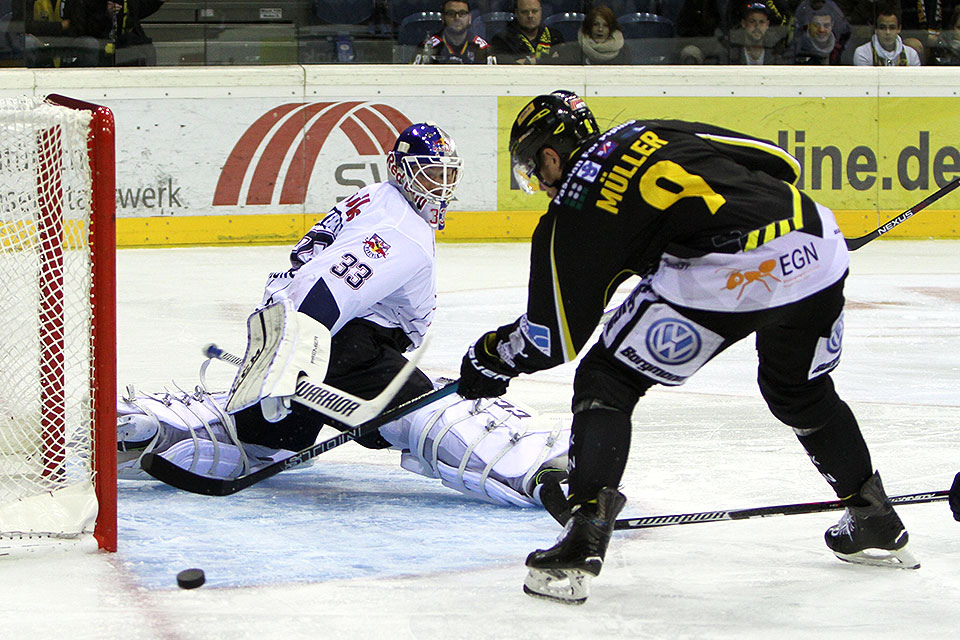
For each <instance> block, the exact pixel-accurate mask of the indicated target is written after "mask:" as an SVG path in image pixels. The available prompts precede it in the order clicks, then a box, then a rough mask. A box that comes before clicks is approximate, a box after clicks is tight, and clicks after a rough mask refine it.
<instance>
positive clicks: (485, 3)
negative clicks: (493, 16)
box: [471, 0, 516, 13]
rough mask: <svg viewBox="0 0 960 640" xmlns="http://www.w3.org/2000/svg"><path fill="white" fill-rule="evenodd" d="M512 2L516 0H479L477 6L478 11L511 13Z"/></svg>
mask: <svg viewBox="0 0 960 640" xmlns="http://www.w3.org/2000/svg"><path fill="white" fill-rule="evenodd" d="M514 2H516V0H480V5H479V7H478V8H479V9H480V13H501V12H502V13H513V3H514ZM471 6H473V5H472V4H471Z"/></svg>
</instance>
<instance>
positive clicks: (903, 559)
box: [833, 549, 920, 569]
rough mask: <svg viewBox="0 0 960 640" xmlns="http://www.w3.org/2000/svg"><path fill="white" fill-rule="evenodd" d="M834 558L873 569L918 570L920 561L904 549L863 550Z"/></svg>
mask: <svg viewBox="0 0 960 640" xmlns="http://www.w3.org/2000/svg"><path fill="white" fill-rule="evenodd" d="M833 554H834V555H835V556H837V557H838V558H840V559H841V560H843V561H844V562H851V563H853V564H866V565H872V566H875V567H892V568H894V569H919V568H920V561H919V560H917V559H916V558H915V557H914V556H913V554H912V553H910V552H909V551H907V550H906V549H897V550H889V549H864V550H863V551H858V552H856V553H837V552H836V551H834V552H833Z"/></svg>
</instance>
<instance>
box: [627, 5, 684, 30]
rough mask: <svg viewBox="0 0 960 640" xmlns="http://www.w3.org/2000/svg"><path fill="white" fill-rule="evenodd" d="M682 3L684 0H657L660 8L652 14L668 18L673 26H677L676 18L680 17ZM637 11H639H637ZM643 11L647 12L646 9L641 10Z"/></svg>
mask: <svg viewBox="0 0 960 640" xmlns="http://www.w3.org/2000/svg"><path fill="white" fill-rule="evenodd" d="M684 2H686V0H659V4H660V6H659V7H658V8H657V10H656V11H655V12H652V13H656V14H657V15H660V16H663V17H664V18H669V19H670V20H671V21H673V24H677V17H678V16H679V15H680V9H681V8H683V3H684ZM638 11H640V10H639V9H638ZM643 11H647V9H643Z"/></svg>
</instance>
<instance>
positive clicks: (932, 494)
mask: <svg viewBox="0 0 960 640" xmlns="http://www.w3.org/2000/svg"><path fill="white" fill-rule="evenodd" d="M947 493H948V492H947V491H927V492H925V493H908V494H906V495H902V496H890V502H892V503H893V504H918V503H921V502H939V501H941V500H946V499H947ZM843 508H844V505H843V503H842V502H840V501H839V500H830V501H827V502H802V503H799V504H783V505H778V506H774V507H754V508H752V509H732V510H730V511H701V512H699V513H681V514H677V515H671V516H645V517H643V518H625V519H621V520H617V524H616V526H614V529H615V530H617V531H622V530H625V529H649V528H652V527H670V526H673V525H675V524H699V523H701V522H718V521H720V520H749V519H751V518H769V517H771V516H794V515H798V514H802V513H820V512H822V511H839V510H840V509H843Z"/></svg>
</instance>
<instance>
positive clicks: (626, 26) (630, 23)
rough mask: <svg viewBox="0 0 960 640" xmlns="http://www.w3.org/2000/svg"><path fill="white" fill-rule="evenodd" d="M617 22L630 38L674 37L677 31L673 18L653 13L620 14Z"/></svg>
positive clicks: (625, 36)
mask: <svg viewBox="0 0 960 640" xmlns="http://www.w3.org/2000/svg"><path fill="white" fill-rule="evenodd" d="M617 22H618V23H620V29H621V31H623V37H624V38H626V39H628V40H639V39H641V38H672V37H673V36H674V33H675V31H676V29H675V27H674V24H673V21H672V20H670V19H668V18H664V17H663V16H658V15H656V14H653V13H630V14H627V15H625V16H620V17H619V18H618V19H617Z"/></svg>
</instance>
